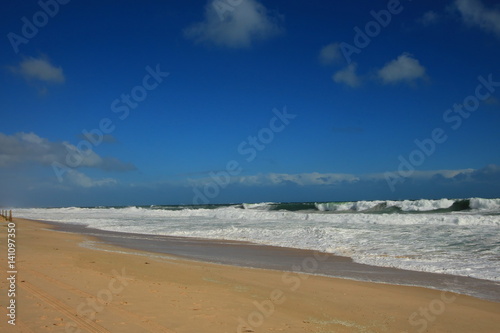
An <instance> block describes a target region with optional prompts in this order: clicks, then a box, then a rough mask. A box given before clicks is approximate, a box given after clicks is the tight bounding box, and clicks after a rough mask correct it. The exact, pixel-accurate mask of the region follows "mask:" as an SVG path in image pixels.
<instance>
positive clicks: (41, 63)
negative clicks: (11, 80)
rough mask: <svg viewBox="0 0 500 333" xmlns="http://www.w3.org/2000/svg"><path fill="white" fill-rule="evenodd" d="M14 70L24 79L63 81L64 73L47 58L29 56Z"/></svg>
mask: <svg viewBox="0 0 500 333" xmlns="http://www.w3.org/2000/svg"><path fill="white" fill-rule="evenodd" d="M13 70H14V72H16V73H19V74H21V75H22V76H23V77H24V78H25V79H26V80H28V81H31V80H37V81H43V82H46V83H63V82H64V81H65V77H64V73H63V70H62V68H61V67H56V66H54V65H52V64H51V63H50V62H49V61H48V60H47V59H43V58H40V59H37V58H33V57H29V58H27V59H24V60H23V61H21V63H19V66H17V67H15V68H14V69H13Z"/></svg>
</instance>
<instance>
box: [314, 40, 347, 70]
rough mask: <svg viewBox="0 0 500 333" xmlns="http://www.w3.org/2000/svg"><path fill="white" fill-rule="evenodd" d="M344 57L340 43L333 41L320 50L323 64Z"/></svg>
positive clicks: (320, 59)
mask: <svg viewBox="0 0 500 333" xmlns="http://www.w3.org/2000/svg"><path fill="white" fill-rule="evenodd" d="M340 59H342V53H341V52H340V47H339V43H332V44H328V45H326V46H324V47H323V48H322V49H321V51H320V52H319V61H320V62H321V63H322V64H323V65H330V64H333V63H336V62H338V61H339V60H340Z"/></svg>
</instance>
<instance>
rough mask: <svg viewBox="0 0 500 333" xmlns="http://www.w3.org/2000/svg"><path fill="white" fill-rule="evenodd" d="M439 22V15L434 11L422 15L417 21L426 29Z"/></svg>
mask: <svg viewBox="0 0 500 333" xmlns="http://www.w3.org/2000/svg"><path fill="white" fill-rule="evenodd" d="M438 20H439V14H438V13H436V12H435V11H433V10H429V11H428V12H425V13H424V15H422V17H420V18H419V19H417V22H418V23H420V24H422V25H423V26H425V27H428V26H430V25H433V24H436V23H437V22H438Z"/></svg>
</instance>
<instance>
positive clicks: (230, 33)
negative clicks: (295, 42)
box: [184, 0, 283, 48]
mask: <svg viewBox="0 0 500 333" xmlns="http://www.w3.org/2000/svg"><path fill="white" fill-rule="evenodd" d="M234 3H235V5H234V6H231V5H230V4H229V3H227V2H225V1H222V0H211V1H209V3H208V4H207V6H206V7H205V19H204V21H202V22H199V23H195V24H193V25H191V26H190V27H188V28H187V29H185V31H184V34H185V36H186V37H188V38H191V39H193V40H194V41H195V42H197V43H209V44H215V45H218V46H223V47H230V48H246V47H250V46H251V45H252V43H253V42H254V41H255V40H264V39H268V38H271V37H274V36H276V35H278V34H280V33H281V32H283V28H282V21H283V18H282V17H281V16H279V15H276V14H270V13H269V11H268V10H267V9H266V7H264V5H262V4H261V3H260V2H258V1H257V0H241V1H239V2H234Z"/></svg>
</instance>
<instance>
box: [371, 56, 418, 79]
mask: <svg viewBox="0 0 500 333" xmlns="http://www.w3.org/2000/svg"><path fill="white" fill-rule="evenodd" d="M377 74H378V77H379V78H380V79H381V80H382V82H383V83H385V84H388V83H399V82H407V83H410V82H413V81H415V80H417V79H422V78H425V76H426V74H425V67H423V66H422V65H421V64H420V62H419V61H418V60H417V59H415V58H414V57H413V56H412V55H411V54H409V53H403V54H402V55H400V56H399V57H398V58H397V59H395V60H392V61H390V62H388V63H387V64H386V65H385V66H384V67H383V68H381V69H380V70H379V71H378V73H377Z"/></svg>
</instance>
